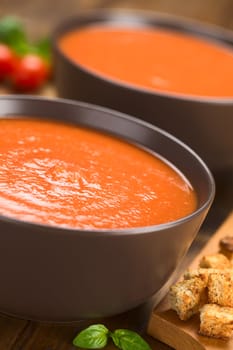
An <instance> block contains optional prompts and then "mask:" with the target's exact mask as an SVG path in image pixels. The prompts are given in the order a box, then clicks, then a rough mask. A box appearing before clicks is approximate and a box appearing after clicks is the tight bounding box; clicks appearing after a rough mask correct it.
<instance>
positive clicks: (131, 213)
mask: <svg viewBox="0 0 233 350" xmlns="http://www.w3.org/2000/svg"><path fill="white" fill-rule="evenodd" d="M0 203H1V204H0V214H2V215H4V216H8V217H12V218H17V219H19V220H23V221H29V222H34V223H41V224H46V225H53V226H54V225H55V226H62V227H68V228H84V229H92V228H96V229H109V228H110V229H112V228H119V229H120V228H133V227H139V226H148V225H155V224H161V223H166V222H169V221H173V220H176V219H179V218H181V217H183V216H185V215H187V214H190V213H192V212H193V211H194V210H195V208H196V196H195V192H194V191H193V189H192V187H191V185H190V184H189V183H188V181H187V180H186V179H185V178H184V176H183V175H182V174H180V173H179V172H178V171H177V170H176V169H175V168H174V167H173V166H171V164H168V163H167V162H166V161H164V160H162V159H160V158H159V157H158V156H155V155H152V154H151V153H149V152H147V151H145V150H143V149H141V148H139V147H137V146H135V145H131V144H129V143H127V142H125V141H122V140H120V139H118V138H115V137H112V136H110V135H107V134H102V133H100V132H97V131H93V130H90V129H85V128H80V127H76V126H74V125H69V124H61V123H57V122H52V121H42V120H40V121H39V120H37V119H1V120H0Z"/></svg>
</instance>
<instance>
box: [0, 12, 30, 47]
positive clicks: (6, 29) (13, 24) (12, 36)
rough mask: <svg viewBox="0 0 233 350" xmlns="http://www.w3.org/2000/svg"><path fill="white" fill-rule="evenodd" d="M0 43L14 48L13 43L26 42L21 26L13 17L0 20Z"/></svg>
mask: <svg viewBox="0 0 233 350" xmlns="http://www.w3.org/2000/svg"><path fill="white" fill-rule="evenodd" d="M0 41H1V42H3V43H5V44H7V45H9V46H11V47H12V46H14V45H15V43H21V42H26V35H25V32H24V30H23V26H22V24H21V23H20V22H19V20H18V19H17V18H15V17H4V18H2V19H1V20H0Z"/></svg>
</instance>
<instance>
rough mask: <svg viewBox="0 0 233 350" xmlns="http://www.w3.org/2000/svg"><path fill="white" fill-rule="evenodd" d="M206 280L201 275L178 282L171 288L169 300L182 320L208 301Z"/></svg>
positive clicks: (186, 318)
mask: <svg viewBox="0 0 233 350" xmlns="http://www.w3.org/2000/svg"><path fill="white" fill-rule="evenodd" d="M205 287H206V282H205V281H203V280H202V279H201V278H199V277H193V278H191V279H187V280H183V281H181V282H177V283H176V284H175V285H173V286H172V287H171V288H170V292H169V300H170V305H171V308H172V309H173V310H175V311H176V312H177V314H178V316H179V318H180V319H181V320H188V319H189V318H190V317H191V316H193V315H194V314H195V313H197V312H198V311H199V309H200V307H201V306H202V305H203V304H204V302H205V301H206V288H205Z"/></svg>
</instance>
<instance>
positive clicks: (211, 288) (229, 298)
mask: <svg viewBox="0 0 233 350" xmlns="http://www.w3.org/2000/svg"><path fill="white" fill-rule="evenodd" d="M207 288H208V300H209V303H211V304H212V303H213V304H218V305H221V306H229V307H233V272H232V271H222V272H218V273H211V274H210V275H209V279H208V284H207Z"/></svg>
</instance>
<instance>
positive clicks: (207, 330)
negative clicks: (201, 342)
mask: <svg viewBox="0 0 233 350" xmlns="http://www.w3.org/2000/svg"><path fill="white" fill-rule="evenodd" d="M200 320H201V323H200V329H199V333H200V334H202V335H205V336H208V337H214V338H220V339H229V338H230V337H231V336H232V333H233V309H232V308H230V307H223V306H219V305H214V304H206V305H204V306H203V308H202V309H201V311H200Z"/></svg>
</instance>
